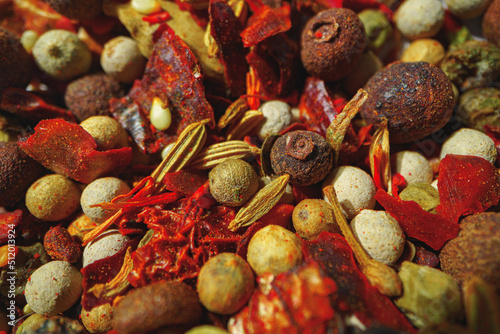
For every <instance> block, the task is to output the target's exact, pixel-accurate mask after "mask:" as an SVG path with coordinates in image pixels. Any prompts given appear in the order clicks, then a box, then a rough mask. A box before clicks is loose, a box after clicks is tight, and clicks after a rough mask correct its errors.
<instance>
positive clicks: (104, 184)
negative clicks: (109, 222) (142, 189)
mask: <svg viewBox="0 0 500 334" xmlns="http://www.w3.org/2000/svg"><path fill="white" fill-rule="evenodd" d="M128 192H130V187H129V186H128V185H127V184H126V183H125V182H124V181H122V180H120V179H118V178H116V177H102V178H100V179H97V180H94V181H92V182H91V183H90V184H89V185H88V186H87V187H85V189H84V190H83V193H82V198H81V200H80V203H81V205H82V210H83V212H84V213H85V214H86V215H87V217H89V218H90V219H92V220H93V221H95V222H96V223H98V224H100V223H103V222H104V221H105V220H106V219H108V218H109V217H111V216H112V215H113V213H114V211H111V210H105V209H103V208H101V207H91V206H92V205H94V204H99V203H104V202H111V200H112V199H113V198H115V197H116V196H119V195H124V194H126V193H128Z"/></svg>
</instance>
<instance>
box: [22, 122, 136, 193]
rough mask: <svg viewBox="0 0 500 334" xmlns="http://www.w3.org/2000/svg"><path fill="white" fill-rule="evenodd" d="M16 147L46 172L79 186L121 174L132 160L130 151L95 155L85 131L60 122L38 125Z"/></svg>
mask: <svg viewBox="0 0 500 334" xmlns="http://www.w3.org/2000/svg"><path fill="white" fill-rule="evenodd" d="M19 146H20V147H21V148H22V149H23V150H24V151H25V152H26V153H27V154H28V155H29V156H30V157H32V158H33V159H35V160H36V161H38V162H39V163H40V164H42V165H43V166H44V167H45V168H48V169H50V170H51V171H53V172H55V173H58V174H61V175H64V176H66V177H69V178H71V179H73V180H76V181H79V182H82V183H90V182H92V181H93V180H95V179H96V178H99V177H102V176H106V175H112V174H113V175H116V174H118V173H120V172H121V171H122V170H123V169H124V168H125V167H127V166H128V164H129V163H130V162H131V161H132V157H133V154H132V149H131V148H130V147H123V148H120V149H115V150H108V151H103V152H101V151H97V150H96V148H97V144H96V142H95V140H94V138H92V136H91V135H90V134H89V133H88V132H87V131H85V130H84V129H83V128H82V127H81V126H79V125H78V124H75V123H70V122H66V121H64V120H62V119H50V120H44V121H41V122H40V123H38V124H37V126H36V127H35V133H34V134H33V135H31V136H30V137H29V138H28V139H27V140H25V141H20V142H19Z"/></svg>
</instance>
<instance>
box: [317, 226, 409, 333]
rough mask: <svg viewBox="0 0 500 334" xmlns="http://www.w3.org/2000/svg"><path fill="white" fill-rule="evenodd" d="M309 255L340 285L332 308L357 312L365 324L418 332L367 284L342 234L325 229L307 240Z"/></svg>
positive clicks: (392, 305)
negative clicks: (316, 236) (315, 237)
mask: <svg viewBox="0 0 500 334" xmlns="http://www.w3.org/2000/svg"><path fill="white" fill-rule="evenodd" d="M307 246H308V248H309V252H310V256H311V257H312V258H313V259H315V260H316V261H318V262H319V263H320V265H321V267H322V269H323V270H324V271H325V272H326V273H327V274H328V276H329V277H331V278H332V279H333V280H334V281H335V283H336V285H337V293H336V299H335V300H334V303H333V308H334V309H335V311H336V312H339V313H340V314H343V315H350V314H354V315H355V316H356V317H357V318H358V319H359V320H360V321H361V323H363V324H364V325H365V326H366V327H372V326H377V325H382V326H386V327H388V328H392V329H395V330H398V331H402V332H404V333H417V331H416V330H415V328H414V327H413V326H412V325H411V324H410V322H409V321H408V319H406V317H405V316H404V315H403V314H402V313H401V311H399V309H398V308H396V306H395V305H394V304H393V303H392V301H391V300H390V299H389V298H387V297H386V296H384V295H382V294H381V293H380V292H379V291H378V290H377V289H376V288H375V287H373V286H371V285H370V283H368V280H367V279H366V277H365V276H364V275H363V274H362V273H361V272H360V271H359V270H358V267H357V266H356V262H355V260H354V256H353V253H352V249H351V247H350V246H349V244H348V243H347V241H346V240H345V239H344V237H343V236H341V235H340V234H337V233H330V232H323V233H322V234H320V236H319V237H318V238H317V239H316V240H312V241H308V242H307Z"/></svg>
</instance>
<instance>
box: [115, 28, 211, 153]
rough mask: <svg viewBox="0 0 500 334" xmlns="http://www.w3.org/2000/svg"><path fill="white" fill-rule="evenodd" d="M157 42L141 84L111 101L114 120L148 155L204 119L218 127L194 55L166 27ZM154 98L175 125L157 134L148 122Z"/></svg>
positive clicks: (135, 85) (172, 124) (162, 29)
mask: <svg viewBox="0 0 500 334" xmlns="http://www.w3.org/2000/svg"><path fill="white" fill-rule="evenodd" d="M154 39H155V41H156V43H155V46H154V49H153V54H152V55H151V57H150V58H149V61H148V64H147V65H146V70H145V73H144V76H143V78H142V80H141V81H136V82H135V84H134V86H133V87H132V89H131V90H130V92H129V94H128V95H127V96H126V97H124V98H121V99H112V100H110V108H111V113H112V114H113V116H114V117H115V118H116V119H117V120H118V121H119V122H120V123H121V124H122V125H123V127H124V128H125V129H127V130H128V131H129V133H130V134H131V135H132V137H133V138H134V140H135V142H136V143H137V145H138V146H139V148H140V149H141V150H142V151H144V152H147V153H155V152H157V151H159V150H160V149H162V148H163V147H164V146H166V145H167V144H169V143H171V142H174V141H175V140H176V139H177V136H178V135H179V134H180V133H181V132H182V131H183V130H184V129H185V128H186V127H187V126H188V125H189V124H192V123H195V122H199V121H202V120H205V119H208V120H209V125H210V127H212V128H213V127H214V124H215V121H214V113H213V109H212V107H211V106H210V104H209V103H208V101H207V99H206V97H205V87H204V85H203V74H202V73H201V67H200V65H199V63H198V60H197V59H196V57H195V55H194V54H193V53H192V52H191V50H190V49H189V47H188V46H187V45H186V43H184V41H182V39H181V38H180V37H179V36H177V35H176V34H175V32H174V31H173V30H172V29H171V28H170V27H169V26H168V25H166V24H163V25H161V26H160V27H159V28H158V30H157V31H156V32H155V35H154ZM154 98H159V99H160V100H161V101H162V102H163V104H164V107H165V108H169V109H170V113H171V115H172V123H171V125H170V127H169V128H168V129H167V130H163V131H160V130H157V129H156V128H155V127H154V126H152V125H151V122H150V121H149V112H150V110H151V105H152V102H153V99H154Z"/></svg>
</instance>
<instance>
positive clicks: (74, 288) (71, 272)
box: [24, 261, 83, 317]
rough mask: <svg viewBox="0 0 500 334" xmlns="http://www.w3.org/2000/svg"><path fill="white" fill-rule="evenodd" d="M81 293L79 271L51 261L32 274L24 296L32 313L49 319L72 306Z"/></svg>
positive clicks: (65, 263) (68, 264)
mask: <svg viewBox="0 0 500 334" xmlns="http://www.w3.org/2000/svg"><path fill="white" fill-rule="evenodd" d="M82 291H83V288H82V274H81V273H80V271H79V270H78V269H77V268H75V267H74V266H73V265H71V264H70V263H69V262H66V261H52V262H48V263H46V264H44V265H43V266H41V267H40V268H38V269H37V270H35V272H33V274H32V275H31V276H30V278H29V280H28V283H26V289H25V290H24V296H25V297H26V301H27V302H28V304H29V305H30V307H31V309H32V310H33V311H35V312H36V313H39V314H43V315H45V316H48V317H50V316H54V315H56V314H58V313H60V312H64V311H66V310H68V309H69V308H70V307H71V306H73V304H74V303H76V302H77V300H78V299H79V298H80V295H81V294H82Z"/></svg>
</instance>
